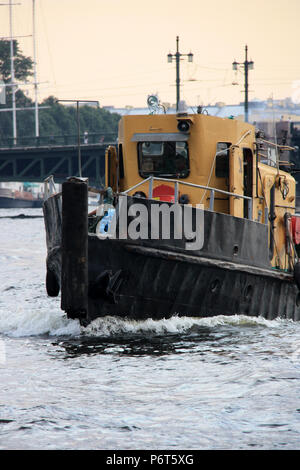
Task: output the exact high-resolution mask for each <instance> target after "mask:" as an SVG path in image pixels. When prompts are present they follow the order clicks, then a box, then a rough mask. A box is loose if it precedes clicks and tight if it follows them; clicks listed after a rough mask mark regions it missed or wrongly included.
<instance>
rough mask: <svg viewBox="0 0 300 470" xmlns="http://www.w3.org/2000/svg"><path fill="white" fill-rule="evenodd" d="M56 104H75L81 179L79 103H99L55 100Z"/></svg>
mask: <svg viewBox="0 0 300 470" xmlns="http://www.w3.org/2000/svg"><path fill="white" fill-rule="evenodd" d="M56 101H57V103H76V116H77V146H78V174H79V178H82V171H81V149H80V120H79V103H94V104H97V105H98V106H99V101H90V100H56Z"/></svg>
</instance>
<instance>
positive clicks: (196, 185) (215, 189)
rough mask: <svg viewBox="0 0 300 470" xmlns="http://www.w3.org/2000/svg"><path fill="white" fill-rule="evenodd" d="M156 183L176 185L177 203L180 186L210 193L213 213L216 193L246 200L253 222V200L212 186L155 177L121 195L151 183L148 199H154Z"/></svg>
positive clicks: (249, 215) (249, 217)
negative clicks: (154, 185)
mask: <svg viewBox="0 0 300 470" xmlns="http://www.w3.org/2000/svg"><path fill="white" fill-rule="evenodd" d="M154 181H162V182H168V183H174V185H175V187H174V200H175V203H178V195H179V185H180V184H182V185H185V186H191V187H194V188H199V189H204V190H206V191H210V201H209V210H210V211H211V212H214V203H215V193H220V194H225V195H226V196H230V197H234V198H236V199H246V200H247V201H248V219H249V220H253V210H252V209H253V204H252V198H251V197H250V196H244V195H243V194H236V193H231V192H229V191H225V190H223V189H218V188H211V187H210V186H203V185H201V184H195V183H188V182H187V181H178V180H174V179H168V178H157V177H155V176H149V178H146V179H145V180H143V181H140V182H139V183H137V184H136V185H134V186H132V187H131V188H129V189H126V191H123V192H122V193H121V194H128V193H129V192H130V191H133V190H134V189H136V188H138V187H139V186H142V185H143V184H144V183H147V182H148V183H149V192H148V198H149V199H152V197H153V182H154Z"/></svg>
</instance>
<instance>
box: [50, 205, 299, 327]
mask: <svg viewBox="0 0 300 470" xmlns="http://www.w3.org/2000/svg"><path fill="white" fill-rule="evenodd" d="M50 199H52V200H50V202H49V200H48V201H47V202H46V203H45V206H44V214H45V224H46V233H47V245H48V258H47V270H48V271H51V272H52V273H54V275H55V278H56V281H57V284H58V285H59V286H60V284H61V258H62V253H61V215H60V213H59V204H58V200H57V199H56V198H50ZM206 217H207V221H210V223H206V226H207V227H208V228H207V232H206V235H205V236H206V239H207V242H206V243H205V244H204V247H203V249H202V250H201V251H200V252H197V253H193V252H191V251H189V252H186V251H184V250H183V249H181V248H180V246H179V247H175V246H171V247H170V246H168V244H164V243H163V242H162V241H159V240H158V241H156V242H155V243H149V242H147V243H143V242H140V243H139V241H135V242H131V241H128V240H117V239H115V240H109V239H99V238H98V237H97V236H96V235H95V234H89V236H88V301H87V303H88V308H87V312H86V314H85V315H82V312H78V314H77V313H76V312H75V311H74V310H72V311H70V310H68V307H67V304H66V303H65V304H64V302H62V309H63V310H65V311H66V312H67V314H68V316H69V317H70V318H76V317H78V318H80V321H81V322H82V324H84V325H85V324H88V323H89V322H91V321H93V320H94V319H96V318H98V317H103V316H106V315H116V316H119V317H123V318H129V319H139V320H142V319H147V318H153V319H162V318H169V317H171V316H173V315H178V316H191V317H198V318H199V317H209V316H215V315H236V314H243V315H248V316H254V317H258V316H262V317H264V318H267V319H274V318H276V317H281V318H288V319H292V320H300V294H299V290H298V288H297V286H296V284H295V282H294V279H293V275H292V274H288V273H284V272H281V271H278V270H273V269H270V267H266V266H265V263H266V260H262V257H261V253H259V252H257V253H256V252H255V244H256V243H257V242H258V241H259V240H261V238H260V237H261V235H262V232H261V231H263V230H266V227H263V226H261V224H254V223H251V222H250V221H247V220H246V221H245V220H244V219H236V218H232V217H229V216H226V217H227V218H226V217H224V216H223V215H222V214H215V213H207V214H206ZM233 219H234V220H233ZM224 223H225V224H226V227H227V233H226V232H225V233H223V234H222V232H221V231H220V230H216V227H218V226H220V224H221V225H222V224H224ZM251 224H252V225H251ZM251 227H253V229H252V228H251ZM251 230H253V232H251ZM214 232H215V235H214ZM249 232H250V235H251V239H250V238H249V237H248V239H247V233H249ZM222 237H223V238H222ZM245 237H246V242H245V240H244V239H245ZM214 238H215V240H214ZM228 238H229V239H230V244H228ZM251 240H252V241H251ZM235 242H236V243H237V244H238V246H240V254H239V255H238V256H233V255H232V254H230V253H231V252H230V250H229V248H230V247H232V245H233V244H234V243H235ZM168 243H169V245H170V242H168ZM222 243H223V244H222ZM243 243H244V247H243V246H242V244H243ZM229 245H230V247H229ZM252 245H253V246H252ZM227 246H228V249H227V248H226V247H227ZM257 250H259V248H257ZM218 252H219V254H218V256H217V257H216V253H218ZM249 253H252V255H253V257H252V259H251V263H250V262H249V263H245V256H248V255H249ZM255 253H256V255H255ZM255 256H257V260H255ZM243 257H244V258H243ZM259 258H260V262H259ZM249 259H250V258H249ZM68 295H69V297H70V296H71V293H70V294H68V293H65V295H64V297H65V298H66V297H67V296H68Z"/></svg>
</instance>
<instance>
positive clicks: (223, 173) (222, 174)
mask: <svg viewBox="0 0 300 470" xmlns="http://www.w3.org/2000/svg"><path fill="white" fill-rule="evenodd" d="M230 145H231V143H230V142H218V143H217V150H216V153H217V156H216V177H217V178H229V147H230ZM220 152H221V153H220Z"/></svg>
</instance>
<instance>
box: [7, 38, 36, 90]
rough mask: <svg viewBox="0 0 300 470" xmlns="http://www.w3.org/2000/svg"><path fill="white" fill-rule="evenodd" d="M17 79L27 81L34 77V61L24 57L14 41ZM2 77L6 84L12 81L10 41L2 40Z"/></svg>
mask: <svg viewBox="0 0 300 470" xmlns="http://www.w3.org/2000/svg"><path fill="white" fill-rule="evenodd" d="M13 50H14V71H15V79H16V80H19V81H26V80H28V78H29V77H31V76H32V75H33V61H32V59H31V57H26V56H24V55H23V54H22V53H21V51H20V47H19V44H18V41H16V40H15V39H14V40H13ZM0 75H2V80H3V81H4V83H8V82H10V81H11V60H10V41H7V40H5V39H0Z"/></svg>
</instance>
